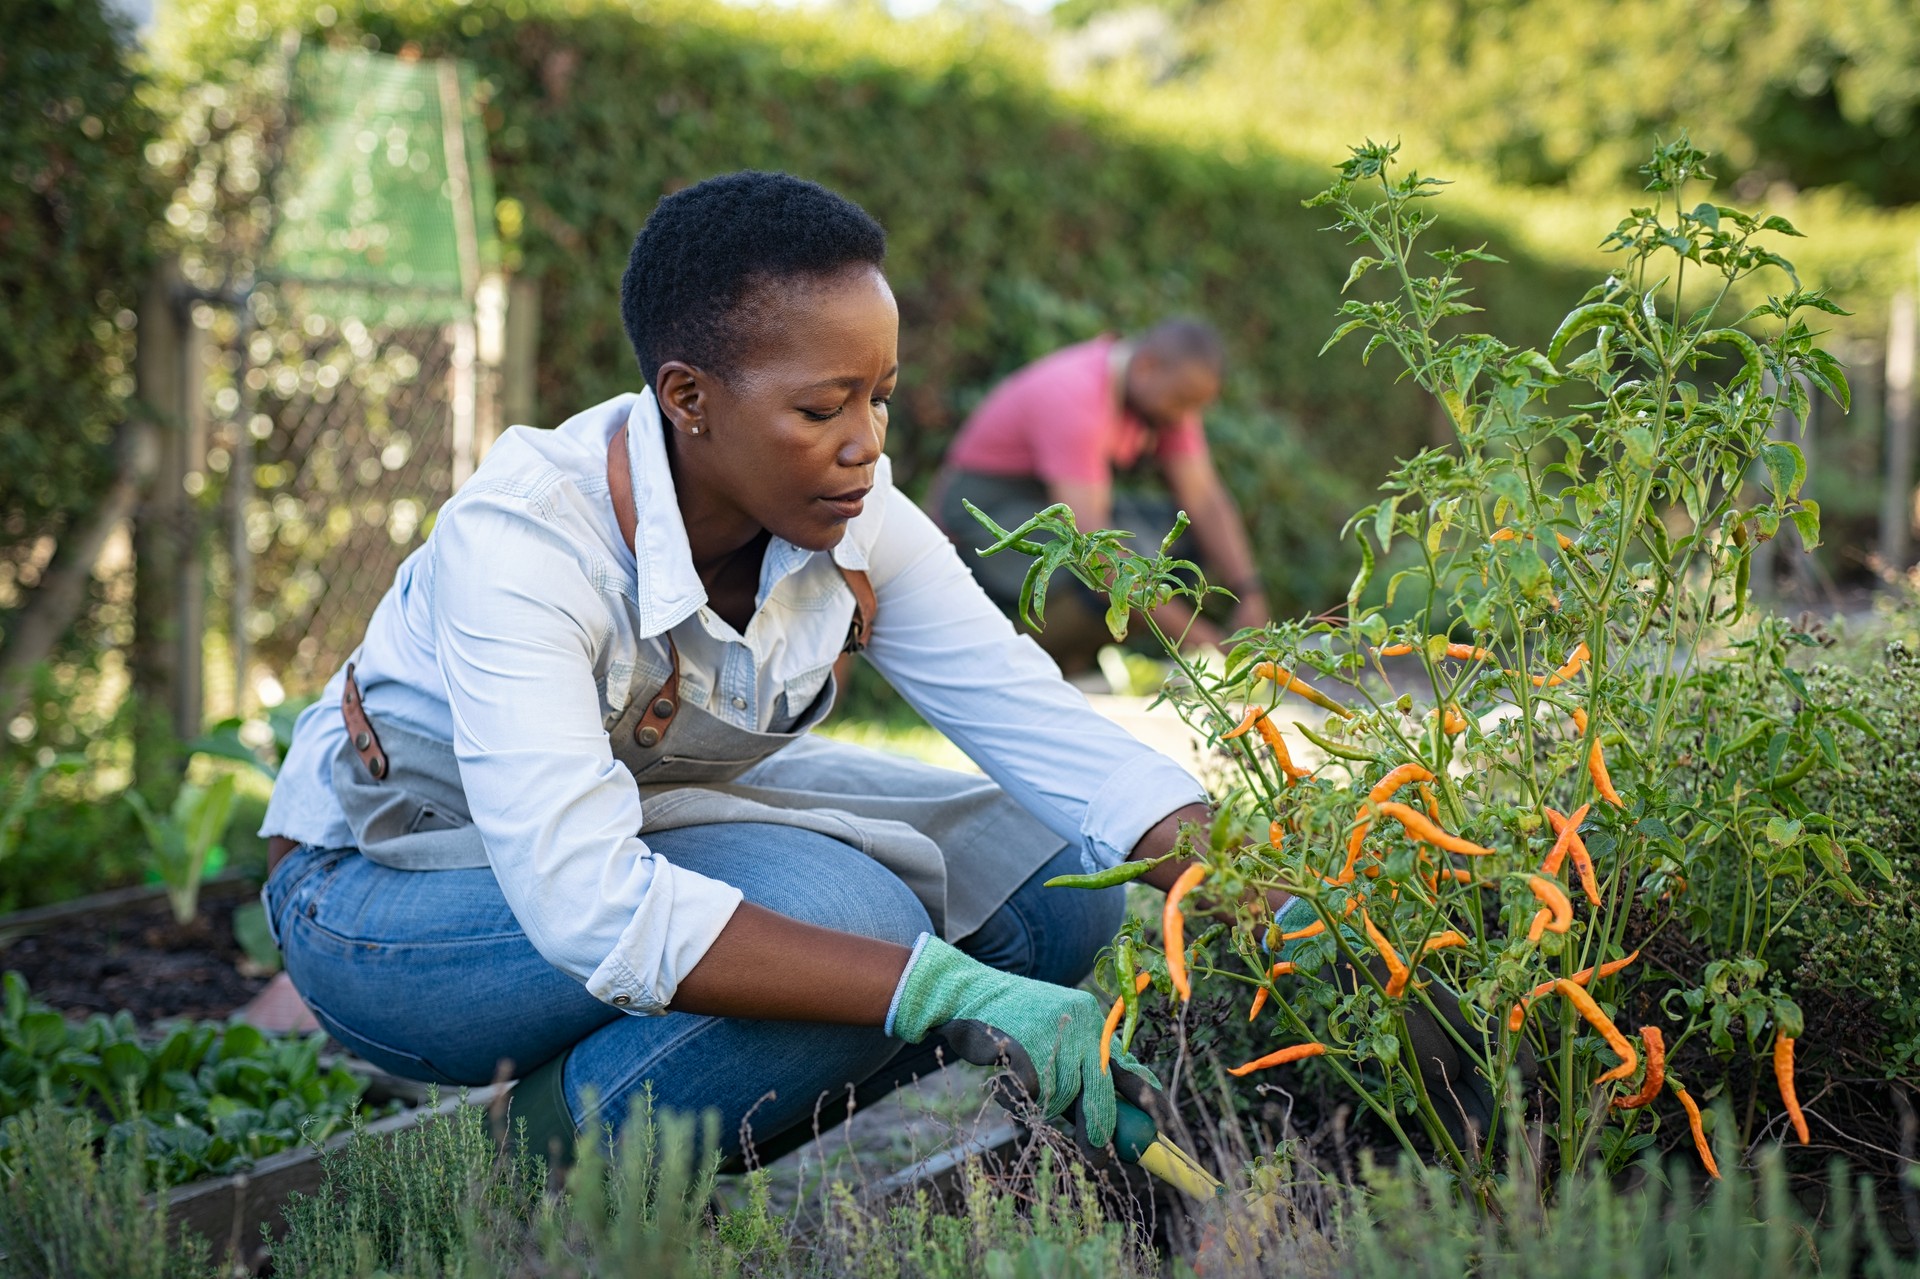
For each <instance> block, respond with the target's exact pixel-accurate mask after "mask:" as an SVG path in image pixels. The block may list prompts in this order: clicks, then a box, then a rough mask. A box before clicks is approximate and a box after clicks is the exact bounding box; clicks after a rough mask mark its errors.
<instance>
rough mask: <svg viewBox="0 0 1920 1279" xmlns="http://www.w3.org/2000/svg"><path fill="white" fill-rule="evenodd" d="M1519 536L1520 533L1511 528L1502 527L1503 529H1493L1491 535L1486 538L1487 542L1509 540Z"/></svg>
mask: <svg viewBox="0 0 1920 1279" xmlns="http://www.w3.org/2000/svg"><path fill="white" fill-rule="evenodd" d="M1519 536H1520V535H1519V534H1518V533H1516V532H1514V531H1513V530H1512V529H1510V528H1503V529H1495V530H1494V532H1493V535H1492V536H1491V537H1489V538H1488V539H1487V540H1488V541H1489V542H1511V541H1513V540H1514V539H1515V538H1517V537H1519Z"/></svg>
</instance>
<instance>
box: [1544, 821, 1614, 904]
mask: <svg viewBox="0 0 1920 1279" xmlns="http://www.w3.org/2000/svg"><path fill="white" fill-rule="evenodd" d="M1592 807H1593V805H1591V804H1582V805H1580V807H1579V808H1577V809H1575V810H1574V813H1573V816H1572V817H1562V816H1560V814H1558V813H1556V812H1554V811H1553V810H1552V809H1551V808H1549V809H1547V820H1548V821H1549V822H1552V823H1553V828H1554V829H1555V830H1557V831H1559V832H1560V838H1559V840H1558V841H1556V842H1555V843H1554V846H1553V852H1551V853H1548V854H1547V861H1548V862H1552V863H1553V864H1552V865H1551V866H1548V865H1547V864H1546V863H1545V862H1543V863H1541V867H1542V869H1545V870H1550V871H1552V872H1553V873H1554V874H1558V873H1559V872H1560V862H1559V860H1557V855H1559V854H1562V853H1567V852H1570V853H1572V854H1573V869H1574V873H1575V874H1577V875H1579V876H1580V888H1581V891H1583V892H1585V893H1586V895H1587V900H1588V901H1590V902H1592V903H1593V904H1594V905H1595V906H1596V907H1597V906H1600V905H1601V904H1602V903H1601V900H1600V880H1599V877H1598V876H1596V875H1595V874H1594V873H1593V857H1592V855H1591V854H1589V853H1588V852H1587V842H1586V841H1585V840H1583V839H1581V838H1580V823H1581V822H1582V821H1584V820H1586V816H1587V810H1588V809H1590V808H1592Z"/></svg>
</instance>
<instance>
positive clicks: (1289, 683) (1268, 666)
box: [1253, 662, 1353, 719]
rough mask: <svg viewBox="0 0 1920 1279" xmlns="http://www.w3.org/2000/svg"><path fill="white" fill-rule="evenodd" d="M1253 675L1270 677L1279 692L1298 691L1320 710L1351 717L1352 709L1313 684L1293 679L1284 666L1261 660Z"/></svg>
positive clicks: (1256, 677)
mask: <svg viewBox="0 0 1920 1279" xmlns="http://www.w3.org/2000/svg"><path fill="white" fill-rule="evenodd" d="M1253 677H1254V678H1255V679H1270V680H1272V681H1273V682H1274V683H1276V684H1278V685H1279V686H1280V691H1281V692H1283V693H1285V692H1288V691H1292V692H1295V693H1298V694H1300V696H1302V697H1304V698H1306V699H1307V700H1308V701H1310V702H1312V703H1313V704H1314V705H1315V706H1318V707H1320V708H1321V709H1322V710H1326V711H1331V712H1333V713H1334V714H1335V715H1338V716H1340V718H1342V719H1352V718H1353V712H1352V711H1350V710H1348V709H1347V708H1346V707H1344V706H1342V705H1341V704H1340V703H1338V702H1336V701H1334V700H1333V699H1332V698H1331V697H1328V696H1327V695H1326V694H1325V693H1323V692H1321V691H1320V690H1319V689H1317V688H1315V687H1313V685H1311V684H1304V683H1302V682H1301V681H1299V680H1297V679H1295V678H1294V677H1293V672H1292V671H1289V670H1288V669H1287V668H1286V667H1284V666H1277V665H1275V664H1274V663H1272V662H1261V663H1259V664H1258V665H1256V666H1255V667H1254V668H1253Z"/></svg>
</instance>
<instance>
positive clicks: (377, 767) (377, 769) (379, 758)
mask: <svg viewBox="0 0 1920 1279" xmlns="http://www.w3.org/2000/svg"><path fill="white" fill-rule="evenodd" d="M367 771H368V772H369V773H372V774H373V780H374V781H376V782H377V781H379V780H380V779H381V778H382V777H385V776H386V775H387V757H386V756H384V755H375V756H374V757H373V758H372V759H370V760H368V761H367Z"/></svg>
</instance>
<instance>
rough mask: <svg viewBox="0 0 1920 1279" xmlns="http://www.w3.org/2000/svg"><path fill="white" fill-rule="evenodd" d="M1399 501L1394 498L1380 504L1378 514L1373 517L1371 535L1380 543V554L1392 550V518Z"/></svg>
mask: <svg viewBox="0 0 1920 1279" xmlns="http://www.w3.org/2000/svg"><path fill="white" fill-rule="evenodd" d="M1399 507H1400V499H1399V498H1398V497H1397V496H1396V497H1392V498H1389V499H1388V500H1386V501H1384V502H1382V503H1380V513H1379V514H1377V515H1375V516H1374V517H1373V535H1374V537H1375V538H1376V539H1378V540H1379V542H1380V553H1381V554H1382V555H1385V554H1386V553H1387V552H1388V551H1390V550H1392V549H1393V517H1394V513H1395V512H1396V511H1398V510H1399Z"/></svg>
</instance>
